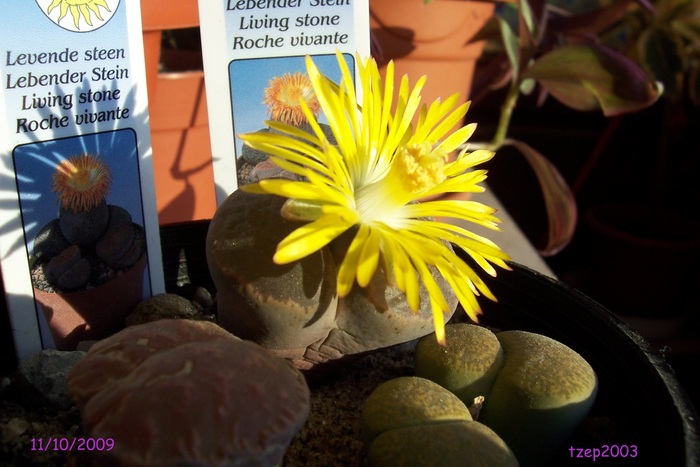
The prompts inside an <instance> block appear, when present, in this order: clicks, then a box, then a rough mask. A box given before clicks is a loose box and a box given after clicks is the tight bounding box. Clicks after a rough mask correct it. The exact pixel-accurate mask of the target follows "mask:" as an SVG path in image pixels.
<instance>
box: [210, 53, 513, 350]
mask: <svg viewBox="0 0 700 467" xmlns="http://www.w3.org/2000/svg"><path fill="white" fill-rule="evenodd" d="M337 58H338V64H339V66H340V70H341V75H342V79H341V81H340V84H335V83H332V82H330V81H329V80H328V79H327V78H326V77H324V76H323V75H322V74H321V73H320V72H319V70H318V68H317V67H316V65H315V64H314V63H313V60H312V59H311V58H307V73H308V76H309V79H310V81H311V83H312V85H313V91H314V93H315V96H316V99H317V100H318V102H319V104H320V108H321V110H322V111H323V114H324V116H325V118H326V120H327V121H328V125H327V127H329V128H330V132H331V133H332V137H333V138H332V140H331V139H330V138H329V137H328V136H327V130H326V131H324V128H322V126H321V124H319V122H318V121H317V119H316V116H315V115H314V112H313V109H312V108H310V106H309V105H308V104H307V102H306V101H305V100H300V101H299V104H300V106H301V110H302V112H303V114H304V116H305V117H306V119H307V121H308V124H309V127H310V129H311V131H310V132H308V131H304V130H302V129H299V128H297V127H295V126H293V125H290V124H287V123H283V122H279V121H268V122H266V123H267V125H268V126H269V127H270V129H271V130H270V131H267V132H265V131H259V132H255V133H249V134H245V135H241V138H242V139H243V140H244V141H245V143H246V145H248V146H250V147H252V148H254V149H256V150H258V151H260V152H262V153H266V154H269V157H270V160H271V161H272V162H273V163H274V164H276V165H278V166H279V167H281V168H282V169H284V170H286V171H288V172H290V173H291V174H294V176H295V177H294V178H289V179H283V178H277V179H264V180H260V181H259V182H257V183H254V184H249V185H244V186H242V187H241V189H240V190H239V192H236V193H234V194H233V195H231V196H230V197H229V199H227V200H226V201H225V202H224V203H223V204H222V205H221V206H220V207H219V209H218V210H217V213H216V215H215V216H214V219H213V220H212V223H211V226H210V230H209V234H208V238H207V260H208V262H209V265H210V269H211V270H212V277H213V279H214V281H215V283H217V290H218V291H219V295H220V300H219V314H220V316H221V315H222V313H227V312H231V313H238V314H240V316H239V317H238V318H237V319H235V320H233V321H231V322H232V323H233V324H232V326H234V327H235V328H236V329H232V332H234V333H239V334H243V336H242V337H244V338H249V337H252V338H254V340H257V341H259V342H263V343H264V345H266V346H268V347H272V348H276V349H278V350H280V349H284V348H288V347H300V348H302V352H301V357H300V358H301V359H307V358H308V353H309V352H305V350H306V349H307V348H311V347H313V349H314V351H316V352H319V353H323V358H324V359H335V358H339V357H341V356H343V355H346V354H349V353H358V352H361V351H365V350H370V349H373V348H379V347H383V346H387V345H392V344H395V343H399V342H405V341H406V340H411V339H413V338H416V337H420V336H421V335H425V334H427V333H429V332H431V331H432V330H433V329H434V330H435V331H436V336H437V339H438V340H439V341H440V342H444V338H445V337H444V323H445V321H446V319H448V318H449V317H450V316H451V315H452V313H453V312H454V309H455V306H456V300H459V302H461V304H462V305H463V307H464V309H465V311H466V312H467V313H468V315H469V316H470V317H471V318H472V319H474V320H476V319H477V317H478V315H479V314H480V307H479V304H478V302H477V299H476V296H477V295H484V296H486V297H488V298H490V299H495V297H494V296H493V294H492V293H491V292H490V291H489V289H488V287H487V286H486V284H485V283H484V282H483V281H482V279H481V278H480V277H479V275H478V274H477V272H476V271H475V270H474V269H473V268H472V266H471V265H470V264H468V263H467V262H466V261H465V260H463V259H462V257H460V256H459V255H458V254H457V253H456V252H455V251H454V249H461V250H463V251H464V252H465V253H466V255H467V256H469V257H470V258H471V259H472V260H474V264H477V265H478V267H480V268H482V269H483V270H484V271H485V272H486V273H488V274H490V275H495V274H496V268H495V267H494V266H497V267H500V268H503V269H508V266H507V264H506V260H508V259H509V257H508V255H507V254H505V253H504V252H503V251H501V250H500V249H499V248H498V246H497V245H496V244H494V243H493V242H492V241H490V240H488V239H486V238H484V237H482V236H479V235H476V234H474V233H473V232H471V231H469V230H468V229H466V228H464V227H461V226H458V225H455V224H454V223H450V222H447V221H446V219H449V218H451V219H457V220H458V221H468V222H474V223H476V224H479V225H482V226H485V227H488V228H491V229H494V230H497V229H498V227H497V223H498V222H499V220H498V219H497V218H496V217H495V216H494V211H495V210H494V209H492V208H490V207H488V206H485V205H483V204H481V203H478V202H475V201H462V200H444V199H442V200H440V199H438V200H431V201H422V202H419V201H418V200H425V199H426V198H427V197H430V196H431V195H437V194H442V193H450V192H480V191H483V188H482V187H481V186H480V185H479V183H480V182H482V181H483V180H484V179H485V178H486V172H485V171H484V170H478V169H474V170H472V169H473V168H474V167H475V166H477V165H479V164H481V163H483V162H485V161H487V160H489V159H490V158H491V157H492V156H493V152H491V151H488V150H477V151H473V152H469V151H468V150H467V149H466V147H463V144H464V143H465V141H466V140H467V139H468V138H469V137H470V136H471V134H472V133H473V132H474V130H475V126H476V125H475V124H468V125H465V126H463V127H461V128H459V129H458V130H456V131H454V132H452V133H451V134H450V133H449V132H450V130H451V129H452V128H453V127H454V126H455V125H457V124H458V123H461V122H462V121H463V119H464V117H465V114H466V112H467V108H468V104H464V105H460V106H457V107H456V106H455V102H456V97H457V96H456V95H455V96H450V97H448V98H447V99H445V100H444V101H442V102H440V101H436V102H433V103H431V104H430V105H425V104H421V96H420V92H421V89H422V87H423V85H424V82H425V77H423V78H421V79H419V80H418V82H417V83H416V84H415V86H414V87H413V88H412V89H411V87H410V85H409V81H408V78H407V77H405V76H404V77H403V78H402V79H401V82H400V84H399V86H398V98H396V100H395V97H394V91H395V89H394V75H393V64H389V66H388V68H387V74H386V80H385V81H384V82H383V81H382V79H381V77H380V75H379V71H378V69H377V65H376V63H375V62H374V61H373V60H372V59H368V60H362V59H360V58H359V57H358V60H357V63H358V68H359V81H360V85H361V91H362V92H361V94H360V93H357V92H356V90H355V87H354V85H353V82H354V79H353V76H352V75H351V72H350V70H349V68H348V66H347V64H346V63H345V61H344V59H343V57H342V56H341V55H340V54H338V57H337ZM358 95H359V96H361V100H360V101H359V105H358ZM392 109H393V110H392ZM416 114H418V115H419V118H418V121H417V124H416V126H415V127H413V126H412V124H411V122H412V120H413V117H414V116H415V115H416ZM325 126H326V125H324V127H325ZM460 148H461V150H460V151H459V154H458V155H457V157H456V158H455V160H454V161H452V162H448V155H450V154H451V153H453V152H454V151H457V150H458V149H460ZM298 178H301V180H299V179H298ZM241 192H243V193H241ZM260 195H276V196H273V197H272V198H277V197H279V198H278V199H280V200H281V201H280V202H279V203H278V202H277V201H269V202H268V201H255V199H256V198H258V197H259V198H261V199H266V198H268V197H269V196H268V197H265V196H260ZM272 198H271V199H272ZM262 205H265V209H269V207H268V206H272V209H279V211H277V212H274V213H272V215H273V216H276V217H277V218H279V219H280V220H279V221H275V220H271V221H268V220H265V221H264V222H269V224H270V225H267V226H266V227H256V226H260V225H261V224H262V220H261V217H260V216H261V215H263V216H264V213H263V212H262V210H261V209H262V208H259V206H262ZM234 216H238V217H237V218H236V219H235V220H232V219H233V217H234ZM280 216H281V217H280ZM248 217H250V219H248ZM273 224H274V225H273ZM254 229H260V232H258V233H255V232H253V230H254ZM280 232H283V233H280ZM275 235H284V236H283V238H280V239H279V240H277V241H276V242H277V247H276V250H275V251H274V253H273V255H272V256H273V257H272V260H270V258H265V257H261V256H260V255H259V251H260V250H261V249H264V248H267V245H259V246H257V247H256V246H255V245H257V244H258V243H256V242H259V241H260V238H262V237H265V238H266V239H268V242H269V241H271V240H270V239H271V238H273V237H274V236H275ZM270 261H272V262H273V264H266V262H270ZM309 262H311V263H313V264H316V266H315V267H313V268H311V269H310V267H311V263H309ZM312 269H315V270H316V272H313V271H312ZM295 270H296V271H297V272H294V271H295ZM294 274H298V275H299V277H296V279H291V278H292V277H294V276H293V275H294ZM285 277H286V279H285ZM312 277H314V279H313V280H311V278H312ZM329 278H330V280H329ZM284 281H286V282H284ZM231 289H236V290H237V293H239V294H240V295H242V297H239V299H238V300H237V301H236V299H235V298H231V299H228V298H227V297H226V296H225V295H226V294H228V291H229V290H231ZM295 290H296V291H295ZM222 291H226V292H224V295H222ZM399 293H400V297H399V296H398V294H399ZM295 294H296V295H295ZM314 294H317V295H314ZM272 295H274V296H272ZM311 296H316V297H321V298H322V297H324V296H325V297H328V296H331V297H332V298H330V299H326V300H325V301H324V300H321V302H322V303H319V302H318V301H317V302H315V305H313V304H309V303H307V299H308V298H309V297H311ZM241 299H242V300H241ZM426 302H427V303H426ZM241 303H243V304H245V306H244V305H241ZM280 304H281V305H280ZM246 306H247V307H250V309H246V310H245V311H240V308H241V307H246ZM280 307H281V308H282V310H281V311H280ZM424 310H425V311H428V313H429V315H428V316H430V314H432V319H431V321H432V323H431V325H430V327H429V328H427V329H426V327H425V326H417V328H416V329H414V330H413V331H412V332H405V331H404V330H403V326H405V324H404V321H402V320H403V319H404V318H403V317H404V316H408V317H410V316H414V317H416V318H417V319H421V318H420V316H421V314H422V312H423V311H424ZM387 311H388V312H387ZM406 312H407V313H406ZM246 326H249V328H247V329H246ZM277 327H278V328H280V329H279V333H280V335H281V334H282V333H283V334H284V336H283V337H278V338H275V339H272V338H270V335H272V334H274V333H276V332H278V330H276V328H277ZM314 328H316V329H314ZM312 330H313V332H312ZM295 333H298V335H299V336H302V335H303V336H304V339H305V341H301V338H299V339H295V340H294V342H291V343H290V342H289V341H287V339H288V336H289V335H294V334H295ZM262 334H265V335H262Z"/></svg>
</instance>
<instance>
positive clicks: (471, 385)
mask: <svg viewBox="0 0 700 467" xmlns="http://www.w3.org/2000/svg"><path fill="white" fill-rule="evenodd" d="M446 340H447V346H446V347H442V346H440V345H439V344H438V343H437V342H436V340H435V337H434V336H426V337H424V338H423V339H421V340H420V341H419V343H418V346H417V348H416V375H417V376H421V377H424V378H428V379H430V380H432V381H434V382H436V383H438V384H439V385H441V386H443V387H445V388H446V389H448V390H450V391H451V392H453V393H454V394H456V395H457V396H458V397H459V398H460V399H461V400H462V401H464V402H465V403H468V404H470V403H471V401H472V400H473V399H474V397H476V396H484V397H485V402H484V405H483V408H482V410H481V413H480V415H479V422H481V423H483V424H484V425H486V426H488V427H490V428H491V429H493V430H494V431H495V432H496V433H498V435H499V436H500V437H501V438H503V440H505V442H506V443H507V444H508V446H509V447H510V448H511V449H512V450H513V452H514V453H515V455H516V456H517V458H518V460H519V461H520V463H521V464H523V465H539V464H540V463H541V462H543V461H545V460H546V459H547V458H548V457H549V456H551V455H554V454H556V452H557V449H559V448H560V447H561V445H562V443H564V442H565V441H566V440H567V439H568V438H569V437H570V436H571V434H572V433H573V431H574V430H575V429H576V427H577V426H578V425H579V424H580V423H581V421H583V419H584V418H585V416H586V414H587V413H588V411H589V410H590V408H591V406H592V405H593V401H594V400H595V396H596V393H597V389H598V383H597V378H596V375H595V372H594V371H593V368H591V366H590V365H589V364H588V362H586V360H584V359H583V357H581V356H580V355H579V354H577V353H576V352H574V351H573V350H571V349H570V348H569V347H567V346H566V345H564V344H562V343H560V342H558V341H555V340H554V339H551V338H549V337H546V336H543V335H540V334H535V333H531V332H525V331H504V332H499V333H497V334H493V333H492V332H491V331H489V330H487V329H485V328H483V327H480V326H475V325H470V324H451V325H448V326H447V327H446Z"/></svg>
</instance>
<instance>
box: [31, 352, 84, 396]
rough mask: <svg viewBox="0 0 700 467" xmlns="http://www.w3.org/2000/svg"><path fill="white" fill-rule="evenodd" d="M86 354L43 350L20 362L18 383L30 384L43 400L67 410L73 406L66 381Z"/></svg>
mask: <svg viewBox="0 0 700 467" xmlns="http://www.w3.org/2000/svg"><path fill="white" fill-rule="evenodd" d="M84 356H85V352H80V351H74V352H63V351H59V350H50V349H49V350H42V351H40V352H38V353H36V354H34V355H33V356H31V357H29V358H28V359H26V360H24V361H22V362H20V364H19V366H18V368H17V371H18V374H19V377H20V378H19V382H18V384H28V385H29V387H30V388H32V389H33V390H34V391H35V392H36V393H38V394H39V395H40V396H41V398H42V400H43V401H46V402H48V403H49V404H51V405H52V406H54V407H56V408H58V409H61V410H67V409H69V408H70V407H71V406H73V400H72V398H71V396H70V394H69V393H68V386H67V383H66V382H67V378H68V373H69V372H70V370H71V369H72V368H73V366H74V365H75V364H76V363H77V362H78V361H80V360H81V359H82V358H83V357H84Z"/></svg>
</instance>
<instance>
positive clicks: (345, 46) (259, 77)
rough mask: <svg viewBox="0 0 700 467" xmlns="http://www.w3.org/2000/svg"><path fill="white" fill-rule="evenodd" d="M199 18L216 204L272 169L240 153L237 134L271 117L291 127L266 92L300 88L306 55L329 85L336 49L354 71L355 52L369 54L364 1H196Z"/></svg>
mask: <svg viewBox="0 0 700 467" xmlns="http://www.w3.org/2000/svg"><path fill="white" fill-rule="evenodd" d="M199 16H200V29H201V35H202V52H203V58H204V78H205V83H206V87H207V106H208V110H209V131H210V135H211V147H212V155H213V158H214V161H213V168H214V180H215V183H216V185H217V203H219V204H220V203H221V202H222V201H223V200H224V199H225V198H226V196H228V195H229V194H230V193H232V192H233V191H235V190H236V188H237V187H238V186H239V185H240V184H241V183H246V182H248V181H251V180H250V179H251V177H252V178H253V179H255V177H256V175H255V174H256V171H257V172H260V173H264V172H274V171H275V170H276V167H274V166H271V165H270V164H269V163H267V162H266V161H264V160H261V159H260V157H257V155H254V154H253V155H251V157H248V156H247V154H244V151H243V143H242V141H241V140H240V139H238V138H236V135H237V134H242V133H249V132H254V131H258V130H261V129H263V128H266V127H265V125H264V123H263V122H264V121H265V120H268V119H271V118H272V119H287V120H288V123H292V124H294V123H295V114H294V112H287V111H286V110H287V109H285V108H282V107H284V105H283V104H280V103H279V102H275V101H276V100H275V98H274V96H272V95H273V94H275V93H280V92H282V93H284V92H285V90H291V91H292V94H294V93H295V92H297V91H299V90H300V89H304V86H306V84H305V82H304V81H303V80H304V79H305V76H306V66H305V56H306V55H311V56H313V59H314V63H315V64H316V65H317V66H318V68H319V69H320V71H321V72H322V73H324V74H325V75H326V76H327V77H329V78H330V79H331V80H334V81H336V82H338V81H339V79H340V70H339V69H338V63H337V60H336V57H335V53H336V51H340V52H341V53H342V54H343V55H344V56H345V58H346V60H347V62H348V64H349V66H350V69H351V70H353V71H354V72H355V73H356V72H357V67H356V64H355V59H356V54H358V53H359V54H360V55H361V56H363V57H367V56H369V3H368V0H199ZM295 87H296V91H295ZM278 101H279V99H278ZM295 104H296V102H295ZM320 121H322V122H323V121H324V117H323V116H320ZM256 166H257V167H256ZM251 172H252V175H251Z"/></svg>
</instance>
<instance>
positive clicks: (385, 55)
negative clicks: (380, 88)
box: [370, 0, 494, 102]
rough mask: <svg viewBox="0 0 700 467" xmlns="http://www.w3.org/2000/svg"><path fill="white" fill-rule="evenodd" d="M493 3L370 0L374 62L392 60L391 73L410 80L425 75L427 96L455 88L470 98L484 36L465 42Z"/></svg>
mask: <svg viewBox="0 0 700 467" xmlns="http://www.w3.org/2000/svg"><path fill="white" fill-rule="evenodd" d="M493 10H494V4H493V3H490V2H478V1H465V0H435V1H434V2H432V3H430V4H428V5H426V4H424V2H423V0H370V27H371V31H372V37H373V39H374V40H375V41H376V43H377V44H378V45H379V48H380V49H381V50H380V55H381V56H380V57H378V63H379V64H380V65H385V64H386V63H388V61H389V60H394V65H395V74H396V76H398V77H400V76H402V75H404V74H407V75H408V76H409V78H410V80H411V82H412V83H415V82H416V80H417V79H418V78H419V77H420V76H422V75H427V77H428V81H427V84H426V86H425V87H424V89H423V93H422V94H423V97H424V99H425V100H427V101H433V100H435V99H437V98H440V97H441V98H443V99H444V98H447V97H448V96H450V95H451V94H454V93H455V92H459V93H460V95H461V97H462V102H466V101H467V99H468V98H469V91H470V88H471V83H472V77H473V75H474V68H475V67H476V60H477V59H478V58H479V56H480V55H481V51H482V49H483V42H476V43H473V44H468V42H469V41H470V40H471V39H472V38H473V37H474V35H475V33H476V32H477V31H478V30H479V29H480V28H481V27H482V26H483V25H484V23H486V21H487V20H488V19H489V18H490V17H491V16H492V14H493Z"/></svg>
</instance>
